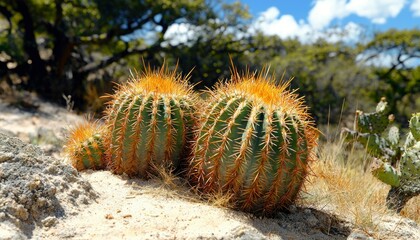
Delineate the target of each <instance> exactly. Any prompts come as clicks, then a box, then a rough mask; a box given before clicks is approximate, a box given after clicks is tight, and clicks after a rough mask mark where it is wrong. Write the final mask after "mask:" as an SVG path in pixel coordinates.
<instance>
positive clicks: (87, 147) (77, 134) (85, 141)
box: [65, 120, 106, 171]
mask: <svg viewBox="0 0 420 240" xmlns="http://www.w3.org/2000/svg"><path fill="white" fill-rule="evenodd" d="M104 138H106V129H105V126H103V125H101V124H100V123H99V122H93V121H89V120H86V121H85V122H83V123H81V124H78V125H76V126H75V127H74V128H72V129H71V130H70V135H69V137H68V140H67V143H66V145H65V153H66V155H67V157H68V158H69V159H70V160H71V164H72V165H73V167H74V168H76V169H77V170H78V171H81V170H84V169H104V168H105V167H106V162H105V156H104V152H105V146H104Z"/></svg>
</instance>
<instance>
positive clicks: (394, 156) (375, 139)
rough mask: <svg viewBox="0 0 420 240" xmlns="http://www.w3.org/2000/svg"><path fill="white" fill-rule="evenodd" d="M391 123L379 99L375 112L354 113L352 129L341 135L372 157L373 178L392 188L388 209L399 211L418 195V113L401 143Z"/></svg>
mask: <svg viewBox="0 0 420 240" xmlns="http://www.w3.org/2000/svg"><path fill="white" fill-rule="evenodd" d="M393 121H394V116H393V115H388V108H387V102H386V99H385V98H382V99H381V101H380V102H379V104H378V106H377V108H376V111H375V112H373V113H363V112H361V111H357V112H356V124H355V130H350V129H347V128H345V129H343V132H344V133H346V139H347V140H349V141H358V142H359V143H361V144H363V146H365V147H366V149H367V151H368V153H369V154H370V155H371V156H373V157H374V158H375V163H376V164H377V166H375V167H374V169H373V170H372V173H373V175H374V176H375V177H377V178H378V179H379V180H381V181H382V182H384V183H386V184H389V185H390V186H391V190H390V191H389V193H388V196H387V206H388V208H390V209H394V210H396V211H397V212H400V211H401V210H402V208H403V207H404V205H405V204H406V202H407V201H408V200H410V199H411V198H412V197H414V196H417V195H419V194H420V113H416V114H413V116H412V118H411V119H410V122H409V126H410V131H409V133H408V134H407V137H406V140H405V143H404V144H402V143H400V131H399V129H398V127H396V126H395V125H394V124H393Z"/></svg>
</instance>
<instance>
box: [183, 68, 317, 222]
mask: <svg viewBox="0 0 420 240" xmlns="http://www.w3.org/2000/svg"><path fill="white" fill-rule="evenodd" d="M272 82H273V79H267V78H265V77H263V76H262V75H255V74H249V73H246V74H243V75H239V74H238V73H237V72H236V71H234V74H233V77H232V80H231V82H230V83H228V84H225V85H219V86H218V87H217V89H216V90H215V91H213V92H212V94H211V95H212V97H211V99H209V100H208V101H209V102H210V104H209V105H208V107H207V109H206V111H205V113H204V114H203V119H202V121H201V125H200V127H199V129H198V132H197V135H198V136H197V141H196V143H195V146H194V149H193V158H192V161H191V168H190V176H191V180H192V181H193V182H194V183H195V184H196V185H197V186H198V188H199V189H201V190H202V191H204V192H206V193H216V192H217V193H220V192H221V193H223V194H228V195H229V196H230V197H231V201H232V203H233V204H234V206H236V208H237V209H240V210H243V211H247V212H252V213H255V214H258V215H270V214H272V213H273V212H274V211H276V210H278V209H280V208H285V207H287V206H288V205H289V204H291V203H293V201H294V200H295V199H296V196H297V194H298V192H299V190H300V188H301V186H302V184H303V182H304V180H305V177H306V176H307V174H308V164H309V162H310V161H312V160H313V159H314V158H315V155H314V148H315V146H316V139H317V137H318V131H317V130H316V129H315V128H314V126H313V123H312V120H311V118H310V116H309V115H308V113H307V108H306V107H305V106H304V105H303V100H302V99H301V98H299V97H298V96H297V94H295V93H293V92H290V91H288V90H286V89H287V88H288V83H286V84H283V85H280V86H277V85H275V84H274V83H272Z"/></svg>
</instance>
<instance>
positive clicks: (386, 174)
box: [372, 162, 400, 187]
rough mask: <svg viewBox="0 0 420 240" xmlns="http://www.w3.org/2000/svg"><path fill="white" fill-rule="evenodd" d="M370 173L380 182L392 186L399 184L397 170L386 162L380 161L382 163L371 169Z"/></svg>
mask: <svg viewBox="0 0 420 240" xmlns="http://www.w3.org/2000/svg"><path fill="white" fill-rule="evenodd" d="M372 174H373V175H374V176H375V177H376V178H378V179H379V180H381V181H382V182H384V183H386V184H389V185H391V186H394V187H398V186H399V185H400V177H399V175H398V172H397V170H395V168H394V167H392V166H391V165H390V164H389V163H387V162H382V165H381V166H380V167H379V168H377V169H375V170H373V171H372Z"/></svg>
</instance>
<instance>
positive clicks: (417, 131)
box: [410, 113, 420, 141]
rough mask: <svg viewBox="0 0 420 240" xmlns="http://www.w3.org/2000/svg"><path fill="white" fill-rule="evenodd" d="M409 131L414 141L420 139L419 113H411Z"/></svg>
mask: <svg viewBox="0 0 420 240" xmlns="http://www.w3.org/2000/svg"><path fill="white" fill-rule="evenodd" d="M410 132H411V134H412V137H413V138H414V139H415V140H416V141H420V113H416V114H413V116H412V117H411V119H410Z"/></svg>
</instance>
